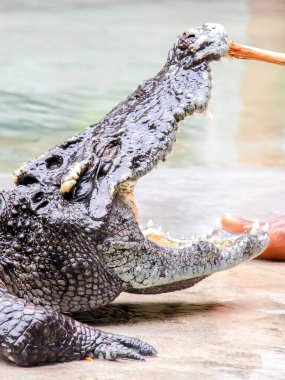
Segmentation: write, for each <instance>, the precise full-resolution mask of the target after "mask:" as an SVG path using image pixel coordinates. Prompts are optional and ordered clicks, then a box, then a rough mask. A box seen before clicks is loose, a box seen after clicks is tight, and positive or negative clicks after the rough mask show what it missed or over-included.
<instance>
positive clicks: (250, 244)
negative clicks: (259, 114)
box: [0, 24, 268, 365]
mask: <svg viewBox="0 0 285 380" xmlns="http://www.w3.org/2000/svg"><path fill="white" fill-rule="evenodd" d="M227 52H228V41H227V35H226V33H225V31H224V29H223V27H222V26H220V25H217V24H205V25H203V26H202V27H199V28H197V29H191V30H187V31H186V32H184V33H183V34H182V35H181V36H179V37H178V38H177V41H176V42H175V44H174V47H173V48H172V49H171V50H170V52H169V55H168V59H167V62H166V64H165V66H164V67H163V68H162V70H161V71H160V72H159V73H158V74H157V75H156V76H155V77H154V78H152V79H149V80H147V81H145V82H143V83H142V84H141V85H140V86H139V87H138V88H137V89H136V90H135V91H134V92H133V93H132V94H131V95H130V96H129V97H128V98H127V99H126V100H125V101H123V102H122V103H121V104H119V105H118V106H117V107H116V108H114V109H113V110H112V111H111V112H110V113H109V114H107V115H106V116H105V118H103V120H101V121H100V122H99V123H98V124H95V125H91V126H90V127H89V128H87V129H86V130H85V131H84V132H82V133H81V134H79V135H77V136H75V137H73V138H72V139H69V140H67V141H66V142H65V143H63V144H62V145H60V146H57V147H55V148H54V149H52V150H50V151H49V152H47V153H45V154H43V155H42V156H40V157H39V158H37V159H35V160H32V161H31V162H29V163H26V164H24V165H22V166H21V167H20V168H19V169H18V170H17V171H16V172H15V173H14V180H15V183H16V185H17V187H16V188H15V189H14V190H11V191H3V192H1V193H0V348H1V354H2V356H3V357H4V358H6V359H8V360H10V361H12V362H15V363H16V364H18V365H30V364H40V363H47V362H55V361H67V360H73V359H81V358H84V357H85V356H91V357H98V358H104V359H108V360H115V359H117V358H128V359H138V360H143V357H144V356H145V355H154V354H155V353H156V351H155V349H154V348H153V347H152V346H150V345H149V344H147V343H143V342H142V341H140V340H138V339H136V338H128V337H124V336H119V335H112V334H108V333H105V332H101V331H99V330H97V329H95V328H93V327H90V326H87V325H85V324H82V323H79V322H77V321H75V320H74V319H72V318H71V317H69V316H66V315H64V313H72V312H78V311H81V312H82V311H87V310H90V309H93V308H96V307H100V306H102V305H106V304H108V303H109V302H111V301H113V300H114V299H115V298H116V297H117V296H118V295H119V294H120V293H121V292H123V291H127V292H133V293H162V292H169V291H174V290H179V289H184V288H186V287H190V286H193V285H194V284H195V283H197V282H198V281H200V280H202V279H203V278H205V277H207V276H209V275H210V274H212V273H214V272H217V271H221V270H224V269H227V268H231V267H233V266H235V265H237V264H239V263H241V262H243V261H246V260H249V259H251V258H253V257H256V256H257V255H258V254H259V253H260V252H261V251H262V250H263V249H264V248H265V247H266V245H267V243H268V234H267V232H266V231H263V230H260V229H258V228H256V227H255V228H254V229H253V230H252V231H251V232H249V233H244V234H229V233H226V232H224V231H222V230H219V229H216V230H214V231H213V233H212V234H211V235H209V236H206V237H204V238H195V239H189V240H183V241H182V240H177V239H172V238H169V237H166V236H165V235H163V234H162V233H160V232H158V231H156V230H154V229H153V228H148V229H147V230H145V231H142V230H141V229H140V228H139V225H138V212H137V208H136V205H135V200H134V187H135V184H136V182H137V180H138V179H139V178H140V177H141V176H143V175H145V174H146V173H148V172H149V171H150V170H151V169H152V168H153V167H154V166H155V165H156V164H157V163H158V162H159V161H160V160H164V159H165V158H166V156H167V153H168V152H169V151H170V150H171V147H172V144H173V142H174V141H175V131H176V129H177V124H178V122H179V121H180V120H182V119H183V118H184V117H185V116H187V115H190V114H192V113H193V112H194V111H198V112H202V111H204V110H206V108H207V104H208V100H209V97H210V89H211V74H210V68H209V64H210V62H211V61H212V60H218V59H220V58H221V57H222V56H224V55H226V54H227Z"/></svg>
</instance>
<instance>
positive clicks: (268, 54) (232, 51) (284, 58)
mask: <svg viewBox="0 0 285 380" xmlns="http://www.w3.org/2000/svg"><path fill="white" fill-rule="evenodd" d="M229 55H230V56H231V57H234V58H240V59H255V60H257V61H264V62H270V63H276V64H277V65H283V66H284V65H285V54H283V53H276V52H275V51H270V50H264V49H258V48H254V47H251V46H247V45H242V44H237V43H236V42H234V41H230V42H229Z"/></svg>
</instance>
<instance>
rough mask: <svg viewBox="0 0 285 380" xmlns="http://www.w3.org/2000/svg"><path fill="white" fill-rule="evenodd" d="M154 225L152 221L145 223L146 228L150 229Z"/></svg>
mask: <svg viewBox="0 0 285 380" xmlns="http://www.w3.org/2000/svg"><path fill="white" fill-rule="evenodd" d="M153 226H154V224H153V221H152V220H151V219H150V220H149V221H148V222H147V228H151V227H153Z"/></svg>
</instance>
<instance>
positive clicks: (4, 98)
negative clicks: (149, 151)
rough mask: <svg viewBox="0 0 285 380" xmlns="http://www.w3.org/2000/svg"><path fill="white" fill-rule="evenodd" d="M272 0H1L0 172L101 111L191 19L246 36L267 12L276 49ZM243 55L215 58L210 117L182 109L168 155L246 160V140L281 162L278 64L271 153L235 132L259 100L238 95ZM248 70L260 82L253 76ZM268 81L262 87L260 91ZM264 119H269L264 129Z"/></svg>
mask: <svg viewBox="0 0 285 380" xmlns="http://www.w3.org/2000/svg"><path fill="white" fill-rule="evenodd" d="M274 3H275V2H273V6H272V7H273V9H270V10H269V11H268V9H265V10H264V9H261V10H258V11H256V10H254V9H252V5H251V2H248V1H227V2H225V1H189V0H188V1H98V0H96V1H91V0H81V1H79V0H78V1H76V0H72V1H67V0H66V1H62V0H58V1H55V0H52V1H49V2H43V1H35V0H34V1H31V0H30V1H28V0H25V1H16V0H1V2H0V57H1V59H0V172H10V171H12V170H13V169H14V168H15V167H17V166H18V165H19V164H20V163H21V162H23V161H26V160H29V159H30V158H32V157H35V156H37V155H39V154H41V153H42V152H43V151H44V150H46V149H48V148H50V147H51V146H53V145H55V144H57V143H59V142H61V141H63V140H64V139H65V138H68V137H70V136H71V135H73V134H75V133H77V132H78V131H81V130H82V129H84V128H85V127H86V126H88V125H89V124H91V123H94V122H96V121H98V120H99V119H100V118H101V117H102V116H104V114H105V113H106V112H108V111H109V110H110V109H111V108H112V107H113V106H115V105H116V104H117V103H118V102H119V101H121V100H122V99H124V97H126V96H127V95H128V94H129V93H130V92H131V91H132V90H134V89H135V88H136V86H137V85H138V84H139V83H140V82H141V81H142V80H144V79H146V78H148V77H151V76H153V75H155V74H156V73H157V71H158V70H159V69H160V68H161V66H162V65H163V64H164V62H165V59H166V55H167V52H168V50H169V49H170V48H171V45H172V43H173V41H174V40H175V37H176V35H177V34H178V33H180V32H182V31H183V30H184V29H186V28H189V27H190V26H196V25H200V24H202V23H204V22H219V23H222V24H223V25H224V26H225V27H226V29H227V31H228V33H229V35H230V36H231V38H233V39H235V40H236V41H239V42H243V43H250V42H251V38H252V34H251V35H250V34H249V29H250V27H251V25H252V24H253V25H254V23H256V22H258V20H260V18H262V17H267V18H268V17H269V16H270V17H271V21H272V22H273V23H274V25H275V26H276V25H277V27H276V28H277V30H274V31H273V32H272V28H268V33H267V36H268V40H267V41H266V42H267V47H268V48H275V49H279V50H282V48H284V43H285V37H284V35H285V34H284V26H282V25H283V24H284V23H283V24H282V23H281V21H280V20H281V19H282V17H283V20H284V14H285V7H282V6H281V5H280V4H279V2H277V4H279V6H278V7H277V8H276V9H275V8H274ZM268 12H269V13H268ZM278 25H280V26H278ZM265 26H266V25H265ZM278 28H279V29H280V31H279V30H278ZM282 28H283V29H282ZM282 32H283V34H282ZM253 34H254V32H253ZM253 36H254V35H253ZM262 42H263V40H261V41H260V43H261V44H262ZM268 45H269V46H268ZM261 47H266V46H261ZM283 50H285V49H283ZM247 65H252V63H248V64H245V63H244V62H241V61H229V60H226V59H224V60H223V61H222V62H219V63H214V64H213V76H214V82H215V86H214V90H213V95H212V102H211V104H210V107H209V108H210V110H211V111H212V113H213V114H214V121H213V122H209V121H208V120H207V119H206V118H205V117H203V116H201V115H197V116H194V117H192V118H189V119H187V120H186V121H185V122H184V123H183V124H182V128H181V134H180V136H179V143H178V144H177V146H176V147H175V150H174V154H173V156H171V157H170V159H169V160H168V163H167V164H166V165H168V166H171V167H183V168H187V167H189V166H191V165H197V164H198V165H204V166H221V165H222V166H232V165H235V166H236V165H243V164H244V163H242V162H241V161H242V160H241V157H244V156H246V155H247V153H248V152H247V151H246V152H245V153H244V151H243V150H244V149H248V151H249V152H251V151H252V149H253V150H254V152H255V154H256V156H255V157H254V160H253V161H252V162H251V160H250V159H247V160H246V164H252V163H253V164H254V165H264V164H270V165H276V166H279V165H283V163H285V151H284V146H285V144H284V111H283V110H284V103H283V99H284V93H285V90H284V74H283V71H284V70H283V68H282V69H281V68H280V67H277V66H273V65H271V66H270V65H268V66H267V67H266V69H264V70H269V75H273V77H274V81H273V84H274V85H275V84H276V83H277V85H276V87H274V88H273V89H269V90H270V91H272V92H274V93H275V94H276V91H277V93H278V94H279V96H278V99H280V104H281V105H282V103H283V109H282V107H279V106H278V107H277V115H276V110H274V112H272V110H271V111H270V110H268V115H271V113H272V114H273V113H274V115H272V117H273V118H275V119H276V122H275V123H274V136H273V138H272V139H271V140H270V141H269V143H268V144H267V148H268V147H269V148H268V149H269V152H268V153H267V155H266V157H269V158H272V157H273V158H272V159H270V160H269V162H267V161H266V160H265V161H264V145H266V139H265V141H264V139H263V140H262V141H261V142H260V141H259V139H258V140H257V141H254V142H253V144H251V143H252V141H251V139H250V137H248V136H247V135H246V136H245V135H244V133H241V132H240V131H241V125H242V119H243V118H244V115H246V113H251V112H252V110H253V108H254V107H256V102H257V105H259V103H258V99H257V100H256V102H253V104H246V103H245V99H244V97H243V89H242V81H243V79H244V77H245V76H246V75H248V74H247ZM256 65H258V67H259V68H260V67H261V66H260V65H264V66H262V67H264V68H265V66H266V64H263V63H256ZM269 66H270V67H269ZM251 67H252V66H251ZM256 67H257V66H256ZM262 70H263V69H262ZM282 70H283V71H282ZM275 73H277V74H275ZM253 80H254V81H255V82H254V83H256V85H257V84H258V78H256V79H255V78H253ZM269 90H268V86H266V88H265V87H264V88H262V87H261V89H260V92H267V91H269ZM270 91H269V93H268V99H267V104H268V103H270V101H271V94H270ZM252 98H253V99H254V96H253V97H252ZM272 102H274V100H272ZM274 104H276V101H275V102H274ZM260 107H263V105H262V104H261V103H260ZM254 112H256V109H255V108H254ZM270 112H271V113H270ZM282 114H283V116H280V115H282ZM272 117H270V120H271V122H272ZM282 117H283V119H282ZM275 119H274V120H275ZM254 120H255V119H253V120H250V123H252V124H253V125H248V128H249V129H252V128H253V126H254V128H256V134H257V135H258V134H259V133H260V130H259V129H258V128H259V126H256V124H259V123H255V122H254ZM270 128H271V125H270V123H267V124H266V121H265V123H264V125H263V126H262V131H261V132H262V133H263V134H264V131H265V132H266V131H267V130H269V129H270ZM241 147H242V148H241ZM243 147H246V148H243ZM277 151H278V155H277V157H276V159H275V155H276V152H277Z"/></svg>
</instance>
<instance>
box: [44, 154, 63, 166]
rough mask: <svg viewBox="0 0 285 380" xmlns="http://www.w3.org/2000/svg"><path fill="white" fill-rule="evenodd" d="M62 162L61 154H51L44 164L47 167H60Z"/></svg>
mask: <svg viewBox="0 0 285 380" xmlns="http://www.w3.org/2000/svg"><path fill="white" fill-rule="evenodd" d="M62 164H63V158H62V157H61V156H51V157H49V158H47V159H46V165H47V168H48V169H57V168H60V167H61V165H62Z"/></svg>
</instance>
